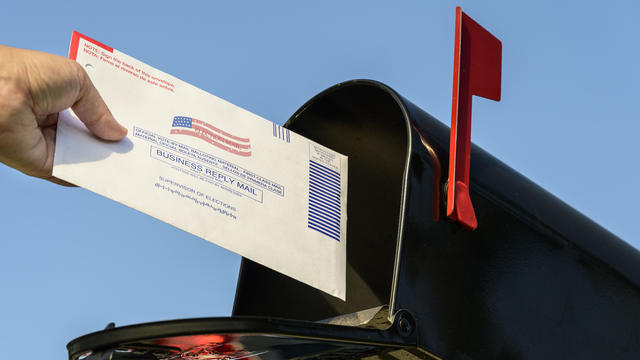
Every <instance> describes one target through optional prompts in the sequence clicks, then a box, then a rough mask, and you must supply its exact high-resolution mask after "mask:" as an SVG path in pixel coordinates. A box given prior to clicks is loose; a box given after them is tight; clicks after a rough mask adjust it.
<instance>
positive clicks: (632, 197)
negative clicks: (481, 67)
mask: <svg viewBox="0 0 640 360" xmlns="http://www.w3.org/2000/svg"><path fill="white" fill-rule="evenodd" d="M159 3H160V2H157V1H156V2H151V1H146V2H143V1H102V2H92V1H5V2H4V3H3V5H2V21H0V34H1V35H0V43H2V44H4V45H9V46H17V47H23V48H29V49H34V50H40V51H47V52H51V53H54V54H59V55H62V56H66V55H67V49H68V44H69V40H70V38H71V32H72V30H78V31H80V32H81V33H84V34H86V35H88V36H90V37H93V38H95V39H96V40H98V41H101V42H103V43H105V44H107V45H109V46H112V47H114V48H116V49H118V50H120V51H122V52H124V53H126V54H128V55H131V56H133V57H135V58H138V59H140V60H141V61H144V62H146V63H148V64H150V65H152V66H154V67H156V68H158V69H161V70H163V71H165V72H167V73H170V74H172V75H174V76H176V77H178V78H181V79H183V80H185V81H187V82H189V83H192V84H194V85H196V86H198V87H200V88H202V89H204V90H206V91H208V92H211V93H213V94H215V95H217V96H219V97H221V98H223V99H226V100H228V101H231V102H232V103H234V104H236V105H239V106H242V107H244V108H246V109H248V110H250V111H252V112H254V113H256V114H258V115H260V116H263V117H265V118H267V119H269V120H271V121H274V122H276V123H279V124H282V123H284V122H285V121H286V120H287V119H288V117H289V116H290V115H291V114H292V113H293V112H294V111H295V110H296V109H297V108H298V107H299V106H301V105H302V104H303V103H304V102H305V101H306V100H308V99H309V98H311V97H312V96H313V95H315V94H316V93H318V92H320V91H322V90H324V89H325V88H327V87H329V86H331V85H333V84H336V83H338V82H341V81H344V80H349V79H354V78H370V79H375V80H379V81H382V82H384V83H386V84H388V85H390V86H391V87H392V88H394V89H395V90H396V91H398V92H399V93H400V94H402V95H403V96H404V97H406V98H407V99H409V100H411V101H412V102H413V103H415V104H417V105H418V106H420V107H421V108H423V109H424V110H426V111H427V112H429V113H431V114H432V115H434V116H435V117H437V118H439V119H440V120H441V121H443V122H446V123H448V122H449V120H450V111H451V84H452V58H453V37H454V33H453V28H454V22H455V6H456V5H462V7H463V10H464V11H465V12H466V13H467V14H469V15H470V16H471V17H472V18H474V19H475V20H476V21H478V22H479V23H480V24H482V25H483V26H484V27H485V28H487V29H488V30H489V31H491V32H492V33H493V34H494V35H495V36H497V37H498V38H499V39H501V40H502V43H503V74H502V101H501V102H499V103H496V102H493V101H490V100H485V99H479V98H475V99H474V105H473V115H474V116H473V119H474V122H473V131H472V139H473V141H474V142H475V143H476V144H478V145H480V146H481V147H483V148H484V149H485V150H487V151H489V152H490V153H492V154H493V155H495V156H496V157H497V158H499V159H501V160H502V161H504V162H506V163H507V164H508V165H510V166H511V167H513V168H515V169H516V170H517V171H519V172H521V173H523V174H524V175H525V176H527V177H529V178H530V179H532V180H533V181H535V182H537V183H538V184H540V185H541V186H542V187H544V188H546V189H547V190H549V191H550V192H551V193H553V194H555V195H556V196H558V197H559V198H561V199H562V200H564V201H566V202H567V203H569V204H570V205H572V206H573V207H575V208H577V209H578V210H579V211H581V212H582V213H584V214H585V215H587V216H589V217H590V218H592V219H593V220H595V221H596V222H598V223H600V224H601V225H602V226H604V227H605V228H607V229H608V230H610V231H611V232H613V233H615V234H616V235H618V236H619V237H621V238H622V239H624V240H625V241H627V242H629V243H631V244H632V245H633V246H635V247H636V248H640V229H639V228H638V222H639V220H640V219H638V202H640V189H639V188H638V186H637V183H638V180H637V179H638V176H639V174H640V167H639V165H638V155H640V150H639V149H638V143H637V140H636V139H637V134H638V132H639V130H640V126H639V121H638V120H639V116H638V113H639V112H638V108H637V104H638V95H639V90H638V84H640V70H639V69H640V67H639V66H638V64H639V58H640V41H638V35H639V31H638V27H637V18H636V17H637V14H638V11H639V10H640V9H638V5H637V2H633V1H607V2H593V3H590V4H588V5H586V4H585V3H584V2H583V1H573V2H568V1H557V0H554V1H546V0H545V1H542V0H541V1H529V2H518V1H458V2H454V1H434V0H431V1H427V0H422V1H390V0H389V1H371V0H362V1H346V0H337V1H335V0H333V1H300V0H298V1H278V0H271V1H238V0H224V1H223V0H218V1H206V2H205V1H202V2H190V1H180V2H178V1H174V2H167V5H159ZM123 91H126V89H124V90H123ZM131 98H132V101H135V94H132V96H131ZM0 201H1V202H0V204H1V206H0V225H1V227H0V294H1V296H0V348H2V349H3V350H4V351H3V353H4V356H11V355H17V356H18V357H20V356H22V357H24V356H29V357H33V356H37V357H43V358H47V359H64V358H65V357H66V356H67V355H66V349H65V345H66V343H67V342H68V341H70V340H72V339H74V338H76V337H78V336H80V335H83V334H86V333H88V332H92V331H96V330H100V329H102V328H103V327H104V326H105V325H106V324H107V323H108V322H110V321H115V322H116V324H118V325H125V324H131V323H139V322H148V321H157V320H166V319H175V318H184V317H205V316H226V315H229V314H230V313H231V307H232V304H233V297H234V291H235V283H236V277H237V272H238V268H239V263H240V258H239V256H237V255H235V254H232V253H230V252H228V251H225V250H223V249H221V248H219V247H217V246H215V245H212V244H210V243H208V242H206V241H204V240H201V239H199V238H196V237H194V236H191V235H189V234H187V233H184V232H182V231H180V230H177V229H175V228H173V227H171V226H169V225H166V224H164V223H162V222H160V221H157V220H154V219H152V218H150V217H148V216H146V215H143V214H141V213H138V212H137V211H134V210H131V209H129V208H126V207H124V206H123V205H120V204H118V203H116V202H113V201H111V200H107V199H106V198H102V197H100V196H98V195H95V194H92V193H90V192H88V191H86V190H83V189H78V188H64V187H60V186H56V185H53V184H49V183H47V182H44V181H42V180H38V179H33V178H29V177H27V176H25V175H22V174H21V173H18V172H17V171H14V170H12V169H9V168H7V167H5V166H2V165H0ZM10 354H11V355H10ZM20 354H22V355H20ZM34 354H35V355H34Z"/></svg>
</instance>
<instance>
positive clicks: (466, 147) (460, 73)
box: [447, 7, 502, 230]
mask: <svg viewBox="0 0 640 360" xmlns="http://www.w3.org/2000/svg"><path fill="white" fill-rule="evenodd" d="M501 73H502V43H501V42H500V40H498V39H497V38H496V37H495V36H493V35H491V34H490V33H489V32H488V31H487V30H485V29H484V28H483V27H482V26H480V25H478V23H476V22H475V21H473V19H471V18H470V17H469V16H467V14H465V13H463V12H462V9H461V8H460V7H456V43H455V53H454V59H453V105H452V109H451V141H450V143H449V182H448V189H447V216H448V217H449V218H451V219H453V220H456V221H458V222H459V223H461V224H462V225H463V226H464V227H466V228H468V229H470V230H473V229H475V228H476V227H478V221H477V220H476V215H475V212H474V211H473V205H472V204H471V198H470V197H469V160H470V159H469V158H470V152H471V96H472V95H477V96H482V97H485V98H488V99H491V100H496V101H500V82H501Z"/></svg>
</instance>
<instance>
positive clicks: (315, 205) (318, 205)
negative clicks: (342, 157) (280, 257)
mask: <svg viewBox="0 0 640 360" xmlns="http://www.w3.org/2000/svg"><path fill="white" fill-rule="evenodd" d="M340 208H341V206H340V173H338V172H336V171H334V170H331V169H329V168H328V167H326V166H324V165H321V164H318V163H317V162H315V161H313V160H309V219H308V223H307V226H308V227H309V228H310V229H313V230H315V231H318V232H320V233H322V234H324V235H326V236H328V237H330V238H332V239H334V240H336V241H340Z"/></svg>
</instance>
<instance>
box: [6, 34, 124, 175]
mask: <svg viewBox="0 0 640 360" xmlns="http://www.w3.org/2000/svg"><path fill="white" fill-rule="evenodd" d="M67 108H72V109H73V111H74V112H75V114H76V115H77V116H78V117H79V118H80V120H81V121H82V122H83V123H84V124H85V125H86V126H87V128H88V129H89V130H90V131H91V132H92V133H93V134H95V135H96V136H98V137H100V138H102V139H104V140H110V141H117V140H121V139H122V138H124V137H125V136H126V135H127V129H126V128H125V127H123V126H121V125H120V124H118V122H116V120H115V119H114V118H113V115H111V112H110V111H109V109H108V108H107V105H106V104H105V103H104V101H103V100H102V98H101V97H100V94H99V93H98V91H97V90H96V88H95V87H94V86H93V84H92V83H91V80H90V79H89V77H88V76H87V73H86V72H85V71H84V69H83V68H82V66H81V65H80V64H78V63H76V62H75V61H72V60H69V59H66V58H63V57H60V56H56V55H52V54H47V53H43V52H38V51H31V50H23V49H17V48H11V47H7V46H2V45H0V162H3V163H5V164H7V165H9V166H11V167H13V168H15V169H17V170H20V171H22V172H23V173H25V174H28V175H31V176H35V177H39V178H43V179H47V180H49V181H52V182H55V183H59V184H66V183H65V182H64V181H61V180H59V179H57V178H54V177H53V176H52V175H51V172H52V170H53V154H54V151H55V144H56V127H57V123H58V113H59V112H60V111H62V110H65V109H67Z"/></svg>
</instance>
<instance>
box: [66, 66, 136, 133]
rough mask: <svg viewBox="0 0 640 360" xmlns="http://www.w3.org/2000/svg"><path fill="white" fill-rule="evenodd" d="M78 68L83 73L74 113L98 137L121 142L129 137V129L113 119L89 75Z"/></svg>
mask: <svg viewBox="0 0 640 360" xmlns="http://www.w3.org/2000/svg"><path fill="white" fill-rule="evenodd" d="M78 65H79V64H78ZM78 67H79V68H80V71H79V72H80V73H81V74H80V79H79V80H80V81H79V82H80V92H79V94H78V99H77V100H76V102H75V103H74V104H73V105H72V106H71V108H72V109H73V112H74V113H75V114H76V115H77V116H78V117H79V118H80V121H82V122H83V123H84V124H85V125H86V126H87V128H88V129H89V130H90V131H91V132H92V133H94V134H95V135H96V136H98V137H100V138H102V139H105V140H112V141H117V140H121V139H122V138H124V137H125V136H126V135H127V128H125V127H124V126H122V125H120V124H119V123H118V122H117V121H116V120H115V119H114V118H113V115H111V111H109V108H107V104H105V103H104V100H102V97H101V96H100V94H99V93H98V90H96V88H95V86H93V83H92V82H91V79H89V76H88V75H87V73H86V72H85V71H84V69H83V68H82V67H81V66H80V65H79V66H78Z"/></svg>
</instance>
